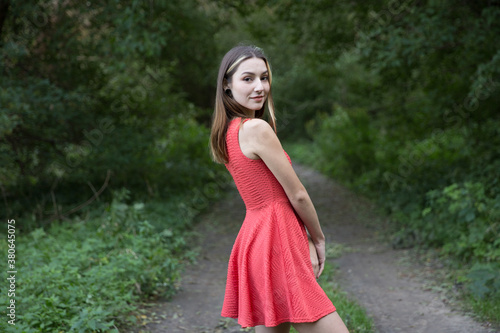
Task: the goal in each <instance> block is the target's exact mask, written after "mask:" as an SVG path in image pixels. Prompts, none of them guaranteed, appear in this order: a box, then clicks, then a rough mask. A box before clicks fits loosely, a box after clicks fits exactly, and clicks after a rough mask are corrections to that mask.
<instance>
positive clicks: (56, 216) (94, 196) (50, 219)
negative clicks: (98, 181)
mask: <svg viewBox="0 0 500 333" xmlns="http://www.w3.org/2000/svg"><path fill="white" fill-rule="evenodd" d="M110 177H111V170H108V173H107V175H106V180H105V181H104V184H103V185H102V186H101V188H100V189H99V191H97V192H95V191H94V195H93V196H92V197H90V199H88V200H87V201H85V202H84V203H82V204H80V205H78V206H76V207H74V208H72V209H70V210H68V211H66V212H64V213H62V214H59V213H58V212H57V211H56V215H55V216H52V217H51V218H49V220H48V221H47V222H52V221H53V220H55V219H66V218H67V216H68V215H70V214H73V213H75V212H77V211H79V210H81V209H83V208H85V207H87V206H88V205H90V204H91V203H92V202H93V201H94V200H96V199H98V198H99V195H100V194H101V193H102V192H103V191H104V190H105V189H106V187H108V183H109V178H110Z"/></svg>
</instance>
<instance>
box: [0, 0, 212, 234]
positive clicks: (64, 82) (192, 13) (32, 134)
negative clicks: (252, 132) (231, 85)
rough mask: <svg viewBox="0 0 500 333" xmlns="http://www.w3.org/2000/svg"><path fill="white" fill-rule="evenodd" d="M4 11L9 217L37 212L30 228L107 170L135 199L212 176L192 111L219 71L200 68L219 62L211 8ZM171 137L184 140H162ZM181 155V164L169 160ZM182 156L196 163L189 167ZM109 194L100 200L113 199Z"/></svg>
mask: <svg viewBox="0 0 500 333" xmlns="http://www.w3.org/2000/svg"><path fill="white" fill-rule="evenodd" d="M174 12H175V13H176V15H171V13H174ZM6 14H7V15H6V20H5V21H2V23H3V26H2V27H0V28H2V30H0V31H1V32H2V35H1V36H0V37H1V40H0V46H1V47H0V64H1V66H0V71H1V76H2V80H1V82H0V158H1V159H2V161H6V162H5V163H2V166H1V167H0V185H1V187H2V196H3V203H4V204H5V206H6V210H5V213H6V214H8V215H9V216H13V215H21V214H25V215H30V216H33V217H34V218H33V219H32V220H33V221H35V222H34V223H33V225H24V226H23V228H26V229H27V230H31V229H32V228H35V227H39V226H41V225H45V224H47V223H50V222H51V221H52V220H53V219H54V218H57V216H58V215H61V214H58V212H60V213H62V215H64V212H65V211H69V210H70V209H71V208H73V207H75V206H78V205H79V204H80V203H82V202H84V201H86V200H88V198H90V197H91V196H92V195H93V193H94V189H93V188H96V189H99V187H100V185H99V184H103V181H104V178H105V175H106V174H107V171H108V170H110V171H111V172H112V176H111V181H110V183H109V187H110V188H111V189H119V188H121V187H127V188H129V189H130V190H131V191H132V193H133V195H134V196H135V199H137V200H142V199H143V198H144V197H146V196H148V197H151V196H156V197H159V196H162V195H163V196H166V195H170V194H171V193H172V192H175V193H181V192H188V191H189V190H190V189H192V188H193V187H194V186H197V185H199V184H204V183H205V182H206V181H207V179H208V177H209V176H208V173H209V172H213V170H214V169H213V168H212V167H211V166H209V164H210V162H209V161H210V160H209V155H208V149H207V142H208V132H207V129H206V127H205V126H203V125H202V124H200V123H199V122H198V119H202V120H205V119H206V118H207V116H206V114H207V111H206V108H207V107H210V106H211V97H210V96H211V92H212V86H213V83H212V79H213V78H214V77H215V75H216V74H215V70H214V74H213V76H210V75H206V74H205V73H204V72H202V71H200V70H199V68H210V69H211V68H213V67H215V66H214V63H215V60H214V59H213V53H214V50H215V46H214V44H213V42H211V38H210V36H211V35H212V33H213V30H212V29H213V26H212V22H211V16H210V15H208V14H207V13H206V12H205V11H203V10H202V9H201V8H200V7H199V5H198V3H197V2H196V1H194V0H193V1H159V2H154V3H153V2H151V3H148V2H144V1H139V0H130V1H125V2H123V1H112V2H110V3H106V4H97V3H91V2H86V3H78V2H75V3H73V2H72V3H63V4H58V3H43V2H40V1H27V2H23V3H20V2H12V3H11V4H10V6H9V7H8V11H7V12H6ZM56 22H57V24H56ZM187 35H189V36H192V37H190V38H186V36H187ZM195 48H197V49H199V50H200V52H192V50H193V49H195ZM183 131H185V132H183ZM172 138H175V139H176V140H179V141H175V142H173V141H172ZM184 141H186V144H185V145H183V146H182V148H184V149H181V147H180V146H181V145H180V144H179V142H184ZM166 142H168V144H169V145H171V146H172V145H174V146H175V145H178V144H179V147H177V148H172V147H168V149H167V148H166V147H165V143H166ZM195 147H196V148H195ZM166 150H168V151H167V152H166ZM177 160H178V161H183V163H184V164H183V167H182V168H181V169H177V170H176V169H175V168H171V167H168V166H169V165H171V164H173V163H172V161H177ZM186 165H190V166H194V167H195V171H196V172H193V173H191V174H190V176H186V170H187V168H185V166H186ZM179 170H182V171H184V173H183V174H182V175H179V174H178V171H179ZM130 175H134V177H131V176H130ZM76 188H78V190H75V189H76ZM109 192H110V191H106V192H105V193H103V194H102V198H103V199H106V200H110V198H111V197H110V195H109Z"/></svg>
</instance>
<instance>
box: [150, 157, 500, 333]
mask: <svg viewBox="0 0 500 333" xmlns="http://www.w3.org/2000/svg"><path fill="white" fill-rule="evenodd" d="M295 169H296V171H297V173H298V174H299V177H300V178H301V180H302V181H303V183H304V185H305V186H306V188H307V189H308V191H309V193H310V195H311V197H312V199H313V202H314V203H315V206H316V209H317V211H318V215H319V217H320V221H321V223H322V225H323V229H324V232H325V234H326V236H327V239H329V240H331V241H333V242H336V243H342V244H344V245H346V246H348V247H349V248H350V249H352V251H349V252H348V253H346V254H344V255H343V256H342V257H341V258H340V259H337V260H336V263H337V264H338V265H339V266H340V271H341V273H340V276H339V279H340V282H341V283H340V284H341V286H342V288H343V289H344V290H346V291H347V292H348V293H349V294H350V295H352V297H353V298H355V299H357V300H358V301H359V302H360V303H361V304H362V305H363V306H364V307H365V308H366V309H367V311H368V313H369V314H370V315H371V316H372V317H373V318H374V320H375V324H376V327H377V329H378V332H380V333H393V332H404V333H431V332H432V333H462V332H463V333H490V332H494V331H493V330H491V329H487V328H484V327H482V326H481V325H480V324H478V323H476V322H474V321H473V320H472V319H471V318H469V317H467V316H464V315H463V314H460V313H458V312H454V311H452V310H451V309H450V308H449V307H448V306H447V305H446V303H445V302H446V300H445V299H443V296H442V295H441V294H437V293H433V292H430V291H425V288H424V286H425V281H422V280H421V279H420V278H418V277H416V276H415V274H413V272H414V271H415V267H410V266H408V264H405V263H404V260H403V261H402V259H404V258H405V252H404V251H394V250H392V249H391V248H390V247H388V246H387V245H384V244H383V243H382V242H379V241H377V234H378V231H377V226H379V225H380V224H379V223H377V222H380V221H376V220H374V219H373V218H372V216H374V214H372V213H370V207H369V204H368V203H366V202H364V201H363V200H361V199H360V198H358V197H356V196H355V195H354V194H352V193H351V192H349V191H347V190H346V189H344V188H343V187H341V186H339V185H337V184H335V183H334V182H332V181H330V180H328V179H327V178H326V177H324V176H322V175H321V174H319V173H317V172H315V171H313V170H311V169H309V168H305V167H302V166H295ZM244 209H245V207H244V205H243V202H242V200H241V198H240V197H239V195H238V193H237V192H236V190H234V193H231V194H230V195H229V196H228V199H226V200H225V201H221V202H219V203H217V204H216V205H214V207H213V208H212V209H211V210H210V212H208V213H207V214H205V215H203V216H201V217H200V221H199V225H198V227H197V231H198V232H199V235H200V244H201V248H200V253H201V256H200V259H199V261H198V263H197V264H196V265H193V266H190V267H189V268H188V269H187V270H186V271H185V272H184V274H183V280H182V290H181V291H180V292H179V293H178V294H177V295H176V296H175V297H174V298H173V299H172V300H171V301H170V302H168V303H164V304H160V305H159V306H158V308H157V309H156V310H154V312H156V317H157V318H162V319H161V320H158V321H157V322H155V323H152V324H149V325H148V326H147V327H146V330H143V332H154V333H178V332H182V333H186V332H189V333H218V332H220V333H232V332H241V331H242V330H240V327H239V326H238V325H237V324H236V323H235V321H234V320H231V319H223V318H222V317H221V316H220V310H221V307H222V299H223V297H224V285H225V280H226V276H225V274H226V268H227V260H228V258H229V253H230V251H231V247H232V243H233V241H234V239H235V237H236V234H237V232H238V228H239V226H240V223H241V222H242V221H243V218H244V215H245V212H244ZM333 302H334V304H335V301H334V300H333Z"/></svg>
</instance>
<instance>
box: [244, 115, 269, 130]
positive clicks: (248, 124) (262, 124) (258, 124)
mask: <svg viewBox="0 0 500 333" xmlns="http://www.w3.org/2000/svg"><path fill="white" fill-rule="evenodd" d="M243 124H244V130H245V131H249V132H253V133H266V132H268V131H272V132H274V131H273V129H272V128H271V125H269V123H268V122H267V121H265V120H263V119H260V118H249V119H245V120H243Z"/></svg>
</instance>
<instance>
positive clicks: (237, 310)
mask: <svg viewBox="0 0 500 333" xmlns="http://www.w3.org/2000/svg"><path fill="white" fill-rule="evenodd" d="M240 124H241V119H240V118H236V119H233V120H232V121H231V123H230V124H229V128H228V131H227V138H226V143H227V149H228V155H229V163H227V164H226V167H227V169H228V170H229V172H230V173H231V175H232V176H233V179H234V182H235V184H236V187H237V188H238V191H239V192H240V195H241V197H242V199H243V201H244V202H245V206H246V216H245V220H244V221H243V224H242V226H241V229H240V231H239V233H238V236H237V238H236V240H235V243H234V245H233V249H232V252H231V256H230V259H229V264H228V272H227V283H226V292H225V296H224V304H223V307H222V316H224V317H232V318H238V323H239V324H240V325H241V326H242V327H253V326H256V325H265V326H268V327H271V326H276V325H279V324H280V323H283V322H295V323H300V322H314V321H316V320H318V319H320V318H321V317H323V316H325V315H327V314H329V313H332V312H334V311H335V307H334V306H333V304H332V302H331V301H330V300H329V299H328V297H327V296H326V294H325V292H324V291H323V289H322V288H321V287H320V286H319V285H318V283H317V282H316V278H315V277H314V272H313V268H312V264H311V259H310V256H309V246H308V241H307V233H306V230H305V227H304V224H303V222H302V221H301V220H300V218H299V216H298V215H297V214H296V213H295V210H294V209H293V207H292V205H291V204H290V201H289V200H288V197H287V196H286V194H285V191H284V190H283V187H282V186H281V184H280V183H279V182H278V180H277V179H276V178H275V177H274V175H273V173H272V172H271V171H270V170H269V169H268V168H267V166H266V164H265V163H264V162H263V161H262V160H252V159H250V158H248V157H246V156H245V155H243V152H242V151H241V149H240V145H239V141H238V135H239V129H240ZM284 154H285V155H286V157H287V158H288V160H289V161H290V158H289V157H288V155H287V154H286V152H284ZM290 163H291V161H290Z"/></svg>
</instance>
